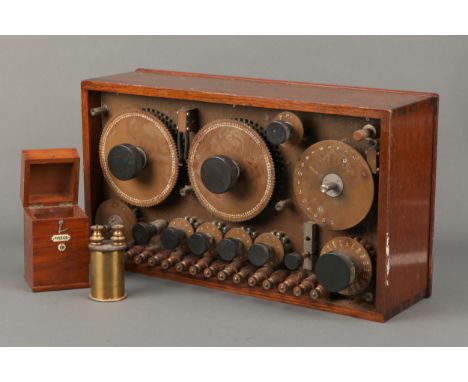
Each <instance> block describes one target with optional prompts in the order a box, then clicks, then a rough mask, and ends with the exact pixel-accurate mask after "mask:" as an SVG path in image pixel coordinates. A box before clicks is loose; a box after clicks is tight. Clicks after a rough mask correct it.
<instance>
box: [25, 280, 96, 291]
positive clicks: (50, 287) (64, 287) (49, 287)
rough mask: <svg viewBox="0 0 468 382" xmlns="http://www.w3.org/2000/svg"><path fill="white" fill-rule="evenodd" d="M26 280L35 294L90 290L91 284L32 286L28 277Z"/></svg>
mask: <svg viewBox="0 0 468 382" xmlns="http://www.w3.org/2000/svg"><path fill="white" fill-rule="evenodd" d="M25 280H26V282H27V283H28V285H29V287H30V288H31V290H32V291H33V292H52V291H57V290H67V289H82V288H89V282H82V283H73V284H54V285H31V283H30V282H29V281H28V279H27V278H26V277H25Z"/></svg>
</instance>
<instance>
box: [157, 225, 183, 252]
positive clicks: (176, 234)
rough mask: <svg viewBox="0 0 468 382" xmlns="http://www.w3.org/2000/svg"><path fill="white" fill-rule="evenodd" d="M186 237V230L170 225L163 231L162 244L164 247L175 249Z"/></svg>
mask: <svg viewBox="0 0 468 382" xmlns="http://www.w3.org/2000/svg"><path fill="white" fill-rule="evenodd" d="M184 237H185V232H184V231H182V230H181V229H177V228H174V227H169V228H166V229H165V230H164V231H162V232H161V244H162V246H163V248H164V249H175V248H177V247H178V246H179V245H180V244H182V240H184Z"/></svg>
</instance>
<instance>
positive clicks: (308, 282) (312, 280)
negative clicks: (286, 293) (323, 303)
mask: <svg viewBox="0 0 468 382" xmlns="http://www.w3.org/2000/svg"><path fill="white" fill-rule="evenodd" d="M316 286H317V278H316V277H315V275H310V276H307V277H306V278H305V279H304V280H302V281H301V282H300V284H299V285H297V286H295V287H294V288H293V295H294V296H296V297H299V296H302V295H303V294H304V293H307V292H309V291H310V290H312V289H314V288H315V287H316Z"/></svg>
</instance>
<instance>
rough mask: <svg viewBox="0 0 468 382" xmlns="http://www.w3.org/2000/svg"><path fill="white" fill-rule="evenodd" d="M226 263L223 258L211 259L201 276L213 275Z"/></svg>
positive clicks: (209, 276)
mask: <svg viewBox="0 0 468 382" xmlns="http://www.w3.org/2000/svg"><path fill="white" fill-rule="evenodd" d="M226 265H227V263H226V262H225V261H224V260H220V259H217V260H215V261H213V262H212V263H211V264H210V266H209V267H208V268H206V269H205V270H204V271H203V276H205V278H206V279H209V278H211V277H213V275H214V274H216V273H218V272H219V271H222V270H223V269H224V267H225V266H226Z"/></svg>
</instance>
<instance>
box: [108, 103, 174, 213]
mask: <svg viewBox="0 0 468 382" xmlns="http://www.w3.org/2000/svg"><path fill="white" fill-rule="evenodd" d="M117 148H119V149H121V151H119V152H116V153H114V152H115V151H116V149H117ZM112 150H114V151H112ZM125 150H127V152H128V155H130V154H132V155H136V156H137V158H140V157H141V158H143V159H141V160H140V162H141V163H139V165H138V166H136V168H132V169H131V170H130V171H125V172H124V174H122V175H127V174H128V173H129V172H130V173H131V175H130V176H119V175H117V174H116V171H115V170H116V169H115V168H114V169H112V168H111V165H113V166H114V167H115V166H117V165H118V163H119V162H117V165H116V164H115V162H116V161H110V158H111V157H110V156H109V154H110V153H112V154H113V155H114V159H117V160H118V159H119V158H120V156H121V155H123V154H124V153H125ZM138 153H139V154H138ZM137 154H138V155H137ZM99 159H100V162H101V167H102V171H103V173H104V177H105V179H106V181H107V183H108V184H109V185H110V186H111V188H112V189H113V190H114V191H115V192H116V194H117V195H118V196H119V197H120V198H121V199H122V200H124V201H126V202H127V203H129V204H132V205H135V206H139V207H150V206H154V205H157V204H159V203H161V202H163V201H164V200H165V199H166V198H167V197H168V196H169V195H170V193H171V192H172V190H173V188H174V186H175V184H176V181H177V176H178V171H179V167H178V155H177V148H176V145H175V142H174V139H173V137H172V135H171V134H170V132H169V130H168V128H167V127H166V125H165V124H164V123H163V122H162V121H161V120H160V119H158V118H157V117H155V116H154V115H152V114H150V113H147V112H144V111H141V110H131V111H128V112H124V113H121V114H118V115H116V116H115V117H113V118H111V119H110V120H109V121H108V122H107V124H106V125H105V127H104V130H103V133H102V135H101V140H100V144H99ZM121 165H122V166H124V165H125V160H124V161H122V162H121ZM117 170H118V167H117ZM115 175H117V176H115Z"/></svg>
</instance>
